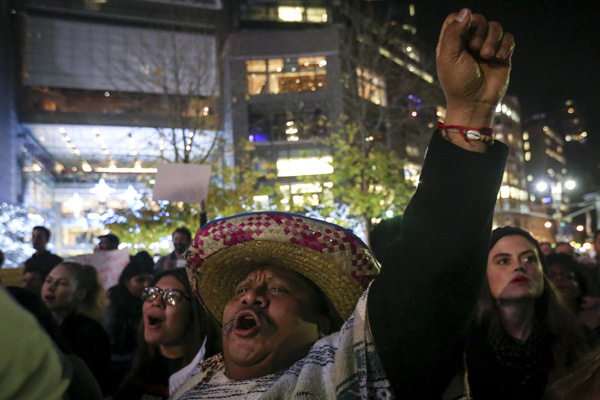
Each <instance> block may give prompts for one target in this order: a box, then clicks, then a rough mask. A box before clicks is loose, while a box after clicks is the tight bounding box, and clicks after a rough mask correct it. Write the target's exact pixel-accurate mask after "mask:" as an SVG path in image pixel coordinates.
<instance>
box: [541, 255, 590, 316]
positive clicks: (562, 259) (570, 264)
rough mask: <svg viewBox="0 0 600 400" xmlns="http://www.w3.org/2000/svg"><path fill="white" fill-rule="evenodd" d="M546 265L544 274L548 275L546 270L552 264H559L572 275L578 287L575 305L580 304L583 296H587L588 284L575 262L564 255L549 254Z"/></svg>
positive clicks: (583, 273)
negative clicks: (578, 292)
mask: <svg viewBox="0 0 600 400" xmlns="http://www.w3.org/2000/svg"><path fill="white" fill-rule="evenodd" d="M546 264H547V265H545V266H544V273H545V274H546V275H548V270H549V268H550V266H551V265H553V264H560V265H563V266H564V267H565V268H567V269H568V270H569V271H570V272H572V273H573V276H574V277H575V280H576V281H577V285H578V286H579V291H580V294H579V297H578V298H577V305H579V304H581V300H582V298H583V297H584V296H586V295H587V292H588V284H587V279H586V276H585V272H583V271H582V269H581V266H580V265H579V264H578V263H577V261H576V260H575V259H574V258H573V257H572V256H570V255H568V254H565V253H556V254H549V255H547V256H546Z"/></svg>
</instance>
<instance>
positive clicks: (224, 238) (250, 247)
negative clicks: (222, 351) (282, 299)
mask: <svg viewBox="0 0 600 400" xmlns="http://www.w3.org/2000/svg"><path fill="white" fill-rule="evenodd" d="M266 265H271V266H278V267H286V268H289V269H292V270H294V271H296V272H298V273H300V274H302V275H303V276H305V277H306V278H308V279H310V280H311V281H312V282H313V283H314V284H316V285H317V286H318V287H319V288H320V289H321V290H322V291H323V293H324V294H325V295H326V296H327V297H328V298H329V299H330V300H331V302H332V304H333V306H334V307H335V309H336V310H337V312H338V313H339V314H340V316H341V317H342V318H343V320H346V319H347V318H348V317H349V316H350V314H351V313H352V311H353V310H354V307H355V306H356V302H357V301H358V298H359V297H360V295H361V294H362V292H363V291H364V290H365V289H366V287H367V286H368V284H369V282H371V281H372V280H373V278H375V276H376V275H377V274H378V273H379V269H380V266H379V264H378V263H377V261H376V260H375V258H374V257H373V255H372V254H371V252H370V251H369V249H368V247H367V246H366V245H365V244H364V243H363V242H362V241H361V240H360V239H359V238H357V237H356V236H354V235H353V234H352V233H351V232H350V231H348V230H346V229H344V228H342V227H340V226H337V225H334V224H329V223H327V222H324V221H319V220H316V219H313V218H308V217H304V216H302V215H296V214H289V213H281V212H257V213H249V214H241V215H236V216H233V217H229V218H224V219H219V220H215V221H212V222H210V223H209V224H207V225H205V226H203V227H202V228H200V229H199V230H198V232H196V236H195V237H194V243H193V244H192V246H191V247H190V252H189V255H188V259H187V267H188V269H187V271H188V276H189V278H190V283H191V285H192V287H193V288H194V290H195V291H196V294H197V295H198V296H199V298H200V300H201V301H202V302H203V304H204V306H205V307H206V309H207V310H208V311H209V312H210V313H211V315H212V316H213V318H215V320H216V321H217V322H219V323H221V322H222V317H223V310H224V309H225V304H226V303H227V302H228V301H229V300H230V299H231V298H232V297H233V295H234V290H235V286H236V285H237V284H238V283H239V282H240V281H241V280H242V279H243V278H245V277H246V275H248V273H250V272H251V271H252V270H253V269H255V268H257V267H260V266H266Z"/></svg>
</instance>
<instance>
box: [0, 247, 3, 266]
mask: <svg viewBox="0 0 600 400" xmlns="http://www.w3.org/2000/svg"><path fill="white" fill-rule="evenodd" d="M2 265H4V253H3V252H2V250H0V268H2Z"/></svg>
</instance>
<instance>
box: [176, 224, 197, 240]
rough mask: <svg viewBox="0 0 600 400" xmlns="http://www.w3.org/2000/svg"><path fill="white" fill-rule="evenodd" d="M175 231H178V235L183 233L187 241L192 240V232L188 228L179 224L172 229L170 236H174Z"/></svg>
mask: <svg viewBox="0 0 600 400" xmlns="http://www.w3.org/2000/svg"><path fill="white" fill-rule="evenodd" d="M176 233H179V234H180V235H183V236H185V237H186V238H187V240H188V242H191V241H192V233H191V232H190V230H189V229H188V228H186V227H184V226H181V227H179V228H177V229H175V230H174V231H173V234H171V236H174V235H175V234H176Z"/></svg>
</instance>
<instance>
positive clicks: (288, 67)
mask: <svg viewBox="0 0 600 400" xmlns="http://www.w3.org/2000/svg"><path fill="white" fill-rule="evenodd" d="M326 66H327V60H326V59H325V57H321V56H316V57H298V58H286V59H282V58H275V59H269V60H247V61H246V70H247V73H248V93H250V95H257V94H265V93H270V94H278V93H290V92H305V91H311V92H314V91H317V90H323V89H325V88H326V87H327V80H326V77H327V70H326Z"/></svg>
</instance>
